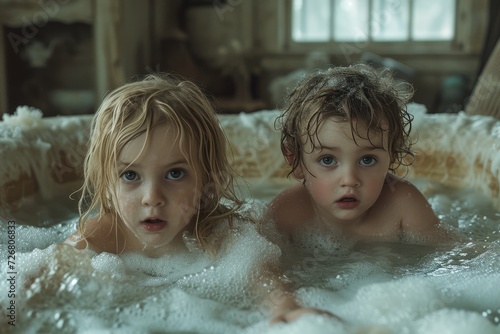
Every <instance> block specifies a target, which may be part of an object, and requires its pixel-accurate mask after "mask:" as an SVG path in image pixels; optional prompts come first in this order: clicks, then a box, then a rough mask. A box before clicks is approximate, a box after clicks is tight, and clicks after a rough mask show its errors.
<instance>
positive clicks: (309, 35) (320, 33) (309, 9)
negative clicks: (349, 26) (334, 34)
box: [292, 0, 331, 42]
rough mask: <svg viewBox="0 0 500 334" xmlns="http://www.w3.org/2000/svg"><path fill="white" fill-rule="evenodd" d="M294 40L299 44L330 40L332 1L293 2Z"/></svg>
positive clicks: (294, 0) (300, 0)
mask: <svg viewBox="0 0 500 334" xmlns="http://www.w3.org/2000/svg"><path fill="white" fill-rule="evenodd" d="M292 6H293V7H292V38H293V40H294V41H297V42H312V41H320V42H323V41H328V40H330V13H331V10H330V0H315V1H305V0H293V2H292Z"/></svg>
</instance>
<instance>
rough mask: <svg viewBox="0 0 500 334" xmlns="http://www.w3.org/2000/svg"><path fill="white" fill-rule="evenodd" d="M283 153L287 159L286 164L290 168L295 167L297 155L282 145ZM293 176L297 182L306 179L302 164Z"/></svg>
mask: <svg viewBox="0 0 500 334" xmlns="http://www.w3.org/2000/svg"><path fill="white" fill-rule="evenodd" d="M281 152H282V153H283V156H284V157H285V160H286V163H287V164H288V165H289V166H293V163H294V162H295V159H296V156H295V153H293V152H292V151H291V150H290V149H289V148H288V147H285V146H284V145H281ZM293 176H295V178H296V179H297V180H302V179H303V178H304V171H303V170H302V164H299V165H298V166H297V168H295V170H294V171H293Z"/></svg>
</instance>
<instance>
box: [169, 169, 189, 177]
mask: <svg viewBox="0 0 500 334" xmlns="http://www.w3.org/2000/svg"><path fill="white" fill-rule="evenodd" d="M184 175H186V172H184V171H183V170H182V169H172V170H170V171H169V172H168V173H167V179H169V180H179V179H182V178H183V177H184Z"/></svg>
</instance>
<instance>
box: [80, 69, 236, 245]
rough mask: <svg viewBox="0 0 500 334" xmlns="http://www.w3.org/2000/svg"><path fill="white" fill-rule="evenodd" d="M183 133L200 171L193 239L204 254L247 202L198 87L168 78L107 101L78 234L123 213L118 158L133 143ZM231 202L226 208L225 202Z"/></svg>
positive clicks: (125, 89) (96, 123)
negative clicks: (159, 133)
mask: <svg viewBox="0 0 500 334" xmlns="http://www.w3.org/2000/svg"><path fill="white" fill-rule="evenodd" d="M165 123H167V124H169V125H173V126H174V127H175V128H176V129H177V130H178V137H179V138H178V140H177V142H178V143H179V145H180V147H181V150H182V153H183V155H184V157H185V158H186V160H187V162H188V164H189V165H191V166H192V167H193V168H194V170H196V174H197V175H196V182H197V189H200V191H201V194H200V196H195V197H197V198H199V200H197V203H190V205H191V204H192V205H193V207H194V208H195V209H196V212H197V213H195V215H194V216H193V218H192V219H193V221H192V222H190V223H194V233H195V236H196V238H197V239H198V241H199V242H200V244H201V245H202V246H204V247H205V248H211V246H210V245H209V244H208V243H207V238H208V237H209V236H210V233H211V231H212V228H213V227H214V225H215V223H216V222H218V221H220V220H221V219H224V218H227V219H228V222H229V224H231V222H232V219H233V216H234V215H235V214H236V211H237V210H238V208H239V207H241V205H242V202H241V201H240V200H239V199H238V197H237V195H236V194H235V191H234V182H235V181H234V175H235V174H234V172H233V170H232V168H231V166H230V164H229V161H228V158H227V155H226V149H227V147H228V143H227V138H226V137H225V135H224V133H223V131H222V129H221V126H220V123H219V120H218V118H217V116H216V113H215V111H214V109H213V107H212V104H211V103H210V101H209V100H208V98H207V97H206V95H205V94H204V93H203V92H202V91H201V90H200V88H199V87H197V86H196V85H195V84H193V83H192V82H189V81H185V80H182V79H180V78H177V77H174V76H172V75H167V74H152V75H148V76H146V77H145V78H144V79H142V80H139V81H135V82H131V83H127V84H125V85H123V86H121V87H119V88H117V89H115V90H114V91H112V92H111V93H109V94H108V95H107V96H106V97H105V98H104V100H103V101H102V103H101V105H100V107H99V109H98V110H97V112H96V114H95V116H94V118H93V121H92V127H91V132H90V140H89V147H88V152H87V155H86V157H85V161H84V184H83V186H82V188H81V191H82V195H81V198H80V201H79V212H80V219H79V229H80V233H82V235H84V233H83V232H84V227H85V223H86V222H87V221H88V220H89V219H90V218H92V217H94V216H96V215H97V216H102V215H105V214H112V215H114V217H115V218H114V219H117V216H118V215H119V213H118V212H117V209H116V208H115V205H116V204H114V203H113V200H112V199H113V198H116V196H115V184H116V182H117V181H118V179H119V176H120V174H121V172H122V171H120V170H119V169H118V166H117V161H118V156H119V154H120V152H121V150H122V149H123V147H124V146H125V145H126V144H127V143H128V142H129V141H131V140H132V139H134V138H137V137H138V136H140V135H141V134H143V133H145V134H146V138H148V139H149V136H150V134H151V133H152V130H153V129H154V128H155V127H157V126H159V125H161V124H165ZM222 199H226V200H228V201H226V202H227V204H222V203H221V200H222Z"/></svg>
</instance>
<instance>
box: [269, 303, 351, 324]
mask: <svg viewBox="0 0 500 334" xmlns="http://www.w3.org/2000/svg"><path fill="white" fill-rule="evenodd" d="M304 314H319V315H324V316H327V317H330V318H336V319H338V320H340V321H342V319H341V318H339V317H337V316H336V315H335V314H333V313H330V312H328V311H324V310H319V309H316V308H312V307H307V308H305V307H300V306H299V307H297V308H295V309H289V310H287V311H284V312H282V313H280V314H277V315H275V316H274V317H273V318H272V319H271V320H270V323H271V324H276V323H280V322H284V323H287V322H292V321H295V320H297V319H298V318H300V317H301V316H303V315H304Z"/></svg>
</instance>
